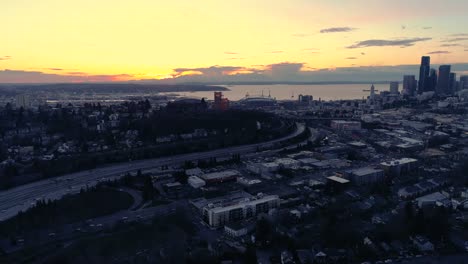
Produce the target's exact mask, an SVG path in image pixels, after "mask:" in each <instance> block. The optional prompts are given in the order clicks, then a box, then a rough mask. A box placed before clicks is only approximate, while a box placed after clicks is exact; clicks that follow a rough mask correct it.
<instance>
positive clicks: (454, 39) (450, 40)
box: [442, 38, 468, 42]
mask: <svg viewBox="0 0 468 264" xmlns="http://www.w3.org/2000/svg"><path fill="white" fill-rule="evenodd" d="M465 40H468V38H451V39H446V40H442V42H459V41H465Z"/></svg>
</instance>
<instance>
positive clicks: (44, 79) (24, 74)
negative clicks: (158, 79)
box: [0, 70, 134, 83]
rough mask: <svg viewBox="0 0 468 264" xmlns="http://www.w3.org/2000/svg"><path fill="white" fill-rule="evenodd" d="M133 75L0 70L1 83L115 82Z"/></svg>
mask: <svg viewBox="0 0 468 264" xmlns="http://www.w3.org/2000/svg"><path fill="white" fill-rule="evenodd" d="M133 78H134V76H133V75H129V74H115V75H91V74H86V73H81V74H69V73H65V74H53V73H44V72H41V71H21V70H3V71H2V70H0V83H68V82H115V81H126V80H130V79H133Z"/></svg>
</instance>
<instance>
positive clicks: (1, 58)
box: [0, 56, 11, 61]
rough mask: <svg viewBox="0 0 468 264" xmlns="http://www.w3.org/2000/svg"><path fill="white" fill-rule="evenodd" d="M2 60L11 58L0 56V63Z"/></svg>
mask: <svg viewBox="0 0 468 264" xmlns="http://www.w3.org/2000/svg"><path fill="white" fill-rule="evenodd" d="M2 60H11V56H1V57H0V61H2Z"/></svg>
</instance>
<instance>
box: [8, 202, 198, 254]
mask: <svg viewBox="0 0 468 264" xmlns="http://www.w3.org/2000/svg"><path fill="white" fill-rule="evenodd" d="M177 209H184V210H189V203H188V201H187V200H178V201H174V202H171V203H169V204H167V205H159V206H155V207H149V208H145V209H139V210H136V211H134V210H131V209H128V210H122V211H119V212H116V213H115V214H111V215H106V216H102V217H98V218H94V219H88V220H86V221H81V222H76V223H71V224H67V225H64V226H59V227H55V228H48V229H42V230H37V231H36V232H34V233H29V234H28V235H26V236H24V237H23V239H24V242H23V243H24V244H23V243H21V244H18V245H12V244H11V243H10V240H9V239H8V238H2V239H0V247H1V248H2V249H3V250H4V251H5V252H7V253H8V254H11V253H13V252H15V251H18V250H21V249H23V248H24V247H27V246H33V247H40V246H44V245H47V244H50V243H52V244H53V243H57V242H58V241H61V242H62V243H65V242H72V241H74V240H75V239H78V238H80V237H90V236H93V237H95V236H96V235H97V234H100V233H102V231H104V230H108V229H110V228H112V227H113V226H115V225H116V224H117V223H119V222H148V221H151V220H152V219H153V218H154V217H164V216H167V215H169V214H172V213H174V212H175V211H176V210H177ZM51 234H53V236H51Z"/></svg>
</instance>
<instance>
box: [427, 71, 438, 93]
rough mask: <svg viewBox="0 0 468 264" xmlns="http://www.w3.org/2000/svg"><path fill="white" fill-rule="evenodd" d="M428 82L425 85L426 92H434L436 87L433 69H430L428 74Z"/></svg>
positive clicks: (435, 73) (435, 72) (435, 76)
mask: <svg viewBox="0 0 468 264" xmlns="http://www.w3.org/2000/svg"><path fill="white" fill-rule="evenodd" d="M428 79H429V82H428V83H427V88H428V89H427V91H435V89H436V87H437V71H436V70H435V69H431V73H430V74H429V78H428Z"/></svg>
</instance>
